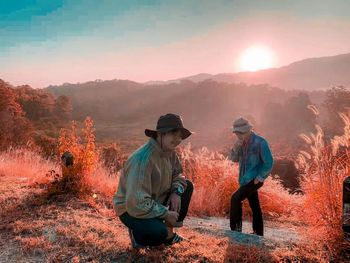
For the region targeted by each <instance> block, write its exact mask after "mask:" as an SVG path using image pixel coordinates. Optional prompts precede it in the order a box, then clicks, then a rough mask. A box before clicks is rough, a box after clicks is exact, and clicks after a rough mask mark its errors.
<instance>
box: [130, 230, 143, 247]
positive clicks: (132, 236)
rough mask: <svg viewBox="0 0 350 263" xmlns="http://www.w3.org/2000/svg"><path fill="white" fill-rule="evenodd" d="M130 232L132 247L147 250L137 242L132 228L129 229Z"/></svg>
mask: <svg viewBox="0 0 350 263" xmlns="http://www.w3.org/2000/svg"><path fill="white" fill-rule="evenodd" d="M128 230H129V237H130V241H131V246H132V247H133V248H135V249H139V248H145V247H146V246H144V245H141V244H139V243H137V242H136V240H135V237H134V234H133V232H132V230H131V229H130V228H128Z"/></svg>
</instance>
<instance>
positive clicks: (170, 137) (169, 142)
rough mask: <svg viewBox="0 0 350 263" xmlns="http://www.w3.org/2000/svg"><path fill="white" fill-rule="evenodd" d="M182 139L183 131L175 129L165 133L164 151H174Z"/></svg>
mask: <svg viewBox="0 0 350 263" xmlns="http://www.w3.org/2000/svg"><path fill="white" fill-rule="evenodd" d="M181 141H182V132H181V131H180V130H173V131H170V132H167V133H166V134H164V135H163V138H162V146H163V150H164V151H173V150H175V148H176V147H177V146H178V145H179V144H180V143H181Z"/></svg>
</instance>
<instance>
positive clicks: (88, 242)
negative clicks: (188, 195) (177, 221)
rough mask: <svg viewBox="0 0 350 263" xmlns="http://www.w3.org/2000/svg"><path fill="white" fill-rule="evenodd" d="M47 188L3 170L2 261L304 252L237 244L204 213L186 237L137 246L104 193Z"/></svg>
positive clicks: (293, 256)
mask: <svg viewBox="0 0 350 263" xmlns="http://www.w3.org/2000/svg"><path fill="white" fill-rule="evenodd" d="M44 193H45V185H31V186H30V185H29V184H28V183H27V182H26V178H24V177H23V178H18V177H16V178H14V177H8V176H5V175H0V207H1V211H0V262H278V261H282V260H283V261H285V262H298V261H299V260H300V259H302V257H303V256H300V249H299V248H297V247H293V246H292V243H293V242H287V243H286V244H282V243H283V242H281V243H280V244H281V246H280V247H279V248H277V247H273V246H272V247H271V246H265V245H264V244H256V245H257V246H255V245H247V244H246V243H245V244H240V243H236V242H235V241H234V238H233V239H232V236H231V237H230V236H228V235H226V234H225V231H224V232H223V231H222V230H223V229H222V223H220V222H221V221H220V220H219V219H218V220H214V221H213V220H212V221H210V220H209V219H198V218H191V219H190V220H189V221H188V224H187V225H188V226H187V227H184V228H183V229H180V230H179V232H180V233H181V234H182V235H183V236H184V237H186V239H187V240H186V241H184V242H182V243H180V244H176V245H174V246H172V247H160V248H157V249H147V250H145V249H142V250H139V251H137V250H133V249H131V247H130V242H129V238H128V235H127V231H126V228H125V227H124V226H123V225H122V224H121V222H120V221H119V220H118V219H117V218H116V217H115V215H114V212H113V209H112V208H111V207H110V206H109V205H108V202H106V201H105V200H103V198H102V197H101V196H99V195H97V197H96V198H93V197H91V198H87V199H84V200H81V199H78V198H76V197H72V196H59V197H57V198H56V199H55V200H51V201H47V200H46V199H45V194H44ZM208 220H209V221H208ZM210 222H216V223H217V224H218V225H221V229H218V228H215V226H213V225H211V223H210ZM216 227H218V226H216ZM219 228H220V227H219ZM224 228H225V226H224ZM215 229H216V230H215ZM270 229H274V228H270ZM210 230H212V231H210ZM213 230H214V231H213ZM220 231H221V232H220ZM232 240H233V242H232ZM294 241H296V240H294ZM246 242H249V241H246ZM243 243H244V242H243ZM253 243H254V242H253ZM277 243H278V240H277ZM291 251H295V253H294V252H293V253H292V252H291ZM309 259H310V258H309ZM311 259H312V258H311ZM293 260H295V261H293ZM307 261H308V260H307ZM316 261H317V260H315V262H316Z"/></svg>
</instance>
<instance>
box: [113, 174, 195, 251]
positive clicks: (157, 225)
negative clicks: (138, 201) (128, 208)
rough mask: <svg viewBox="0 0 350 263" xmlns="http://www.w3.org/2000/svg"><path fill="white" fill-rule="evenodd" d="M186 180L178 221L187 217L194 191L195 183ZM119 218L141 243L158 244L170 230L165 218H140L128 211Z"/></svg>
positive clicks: (145, 244)
mask: <svg viewBox="0 0 350 263" xmlns="http://www.w3.org/2000/svg"><path fill="white" fill-rule="evenodd" d="M186 182H187V187H186V190H185V192H184V193H183V194H182V196H181V209H180V213H179V218H178V220H177V221H178V222H182V221H183V220H184V219H185V217H186V215H187V211H188V207H189V205H190V201H191V196H192V192H193V184H192V183H191V182H190V181H188V180H186ZM119 218H120V220H121V221H122V222H123V223H124V225H126V226H127V227H128V228H130V229H131V230H132V232H133V234H134V237H135V241H136V242H137V243H138V244H140V245H144V246H158V245H161V244H163V243H164V242H165V240H166V237H167V235H168V230H167V227H166V225H165V222H164V220H163V219H160V218H150V219H140V218H135V217H132V216H130V215H129V214H128V213H124V214H122V215H121V216H120V217H119Z"/></svg>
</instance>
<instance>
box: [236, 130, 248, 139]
mask: <svg viewBox="0 0 350 263" xmlns="http://www.w3.org/2000/svg"><path fill="white" fill-rule="evenodd" d="M235 134H236V136H237V138H238V140H240V141H246V140H247V139H248V138H249V135H250V131H249V132H235Z"/></svg>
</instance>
